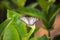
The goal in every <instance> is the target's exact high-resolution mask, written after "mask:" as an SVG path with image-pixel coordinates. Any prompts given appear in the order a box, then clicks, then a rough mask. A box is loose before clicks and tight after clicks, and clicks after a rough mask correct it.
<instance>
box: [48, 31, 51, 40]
mask: <svg viewBox="0 0 60 40" xmlns="http://www.w3.org/2000/svg"><path fill="white" fill-rule="evenodd" d="M48 37H49V40H51V35H50V30H48Z"/></svg>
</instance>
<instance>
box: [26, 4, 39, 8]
mask: <svg viewBox="0 0 60 40" xmlns="http://www.w3.org/2000/svg"><path fill="white" fill-rule="evenodd" d="M37 5H38V3H32V4H30V5H28V6H27V7H30V8H34V7H36V6H37Z"/></svg>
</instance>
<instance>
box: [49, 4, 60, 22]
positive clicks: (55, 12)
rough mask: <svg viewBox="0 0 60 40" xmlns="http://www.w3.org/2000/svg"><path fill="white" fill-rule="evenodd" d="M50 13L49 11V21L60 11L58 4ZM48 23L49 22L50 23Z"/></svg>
mask: <svg viewBox="0 0 60 40" xmlns="http://www.w3.org/2000/svg"><path fill="white" fill-rule="evenodd" d="M51 10H52V11H50V15H49V16H50V21H51V20H52V19H53V18H54V17H55V16H56V14H57V13H58V12H59V10H60V4H59V5H56V6H55V7H54V8H51ZM50 21H49V22H50Z"/></svg>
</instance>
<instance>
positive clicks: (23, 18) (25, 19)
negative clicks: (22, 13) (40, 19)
mask: <svg viewBox="0 0 60 40" xmlns="http://www.w3.org/2000/svg"><path fill="white" fill-rule="evenodd" d="M20 19H21V20H22V21H23V22H25V23H26V24H29V23H28V20H27V18H26V17H21V18H20Z"/></svg>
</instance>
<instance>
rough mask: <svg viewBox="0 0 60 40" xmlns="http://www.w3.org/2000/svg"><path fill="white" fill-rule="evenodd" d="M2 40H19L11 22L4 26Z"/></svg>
mask: <svg viewBox="0 0 60 40" xmlns="http://www.w3.org/2000/svg"><path fill="white" fill-rule="evenodd" d="M3 40H20V37H19V33H18V32H17V30H16V28H15V24H14V22H13V20H12V21H11V22H10V23H9V24H8V25H7V26H6V28H5V30H4V35H3Z"/></svg>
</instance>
